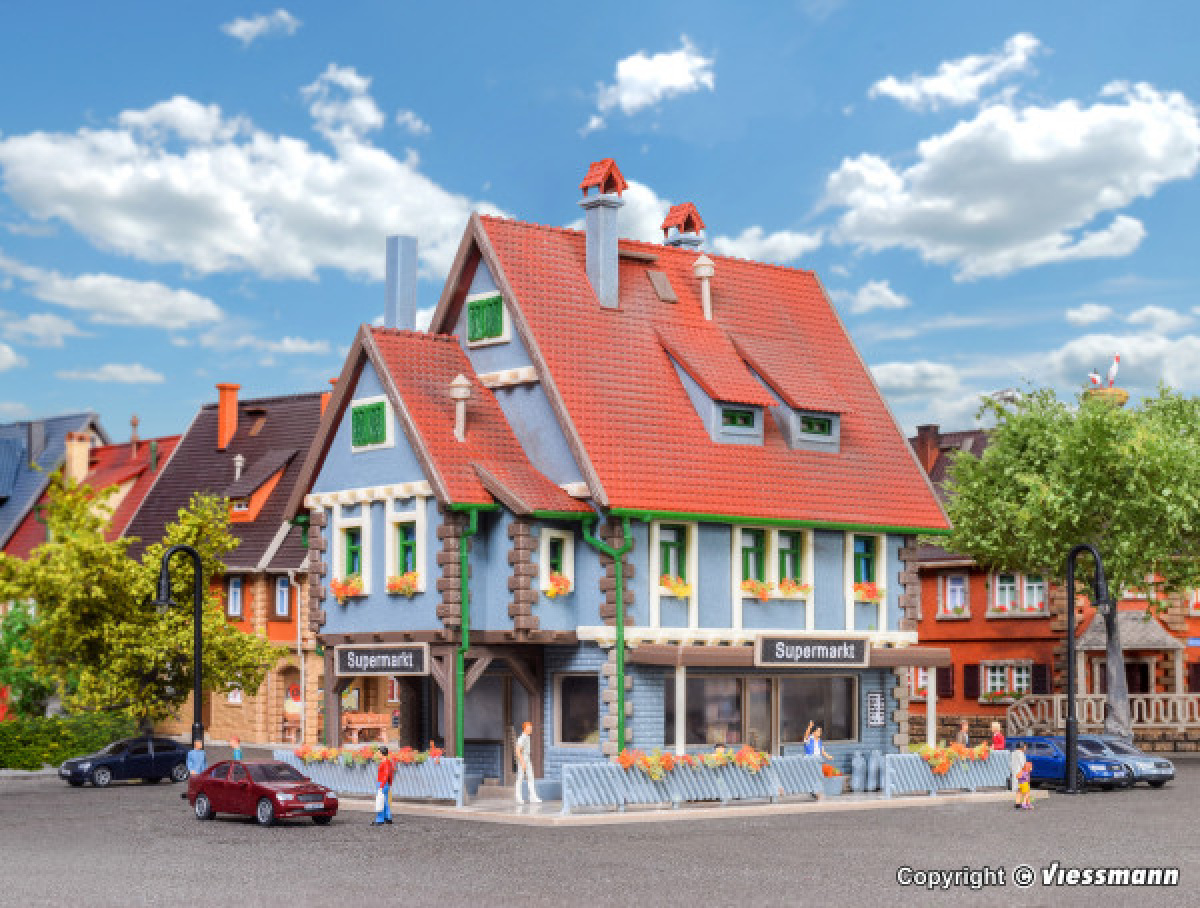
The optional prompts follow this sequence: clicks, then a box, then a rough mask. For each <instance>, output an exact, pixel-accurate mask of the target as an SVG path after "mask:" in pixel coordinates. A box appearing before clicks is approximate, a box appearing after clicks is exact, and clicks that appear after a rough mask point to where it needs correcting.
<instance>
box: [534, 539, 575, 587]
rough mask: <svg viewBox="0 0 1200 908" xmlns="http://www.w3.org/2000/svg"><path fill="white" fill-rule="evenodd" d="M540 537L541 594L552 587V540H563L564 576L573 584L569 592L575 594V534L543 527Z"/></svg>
mask: <svg viewBox="0 0 1200 908" xmlns="http://www.w3.org/2000/svg"><path fill="white" fill-rule="evenodd" d="M538 537H539V538H538V592H539V593H540V592H542V591H543V590H546V589H548V588H549V586H550V541H551V540H552V539H561V540H562V544H563V557H562V575H563V576H564V577H566V578H567V582H568V583H570V584H571V586H570V588H569V589H568V590H567V592H570V593H573V592H575V534H574V533H573V532H571V531H570V530H559V529H555V528H551V527H542V528H541V531H540V532H539V534H538Z"/></svg>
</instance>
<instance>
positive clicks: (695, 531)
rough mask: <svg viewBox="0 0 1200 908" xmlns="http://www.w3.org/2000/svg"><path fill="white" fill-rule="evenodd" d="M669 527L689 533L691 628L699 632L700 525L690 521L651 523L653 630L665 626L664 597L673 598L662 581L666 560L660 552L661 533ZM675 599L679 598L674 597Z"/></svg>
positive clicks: (688, 559)
mask: <svg viewBox="0 0 1200 908" xmlns="http://www.w3.org/2000/svg"><path fill="white" fill-rule="evenodd" d="M663 524H666V525H667V526H681V527H683V528H684V530H685V531H686V533H687V563H688V565H689V566H690V570H689V573H690V574H691V575H692V576H691V577H690V578H688V584H689V585H690V586H691V588H692V594H691V596H689V597H688V623H687V626H688V629H689V630H695V629H696V628H697V627H699V626H700V609H699V602H700V599H699V597H700V564H699V558H700V553H699V549H700V546H699V536H700V531H699V524H697V523H695V522H691V523H689V522H688V521H686V520H653V521H651V522H650V584H649V586H650V627H661V626H662V624H661V619H662V598H663V597H664V596H671V593H670V592H669V591H668V590H666V589H664V588H663V587H662V586H661V585H660V584H659V582H658V578H659V577H661V576H662V574H663V572H662V558H661V552H660V550H659V545H658V543H659V530H660V529H661V527H662V526H663ZM671 598H675V597H673V596H672V597H671Z"/></svg>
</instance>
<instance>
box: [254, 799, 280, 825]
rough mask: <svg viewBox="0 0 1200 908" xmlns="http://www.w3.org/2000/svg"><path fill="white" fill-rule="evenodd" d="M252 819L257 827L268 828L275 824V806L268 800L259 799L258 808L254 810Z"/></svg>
mask: <svg viewBox="0 0 1200 908" xmlns="http://www.w3.org/2000/svg"><path fill="white" fill-rule="evenodd" d="M254 819H256V820H258V825H259V826H270V825H271V824H272V823H274V822H275V805H274V804H272V803H271V799H270V798H259V801H258V806H257V807H255V808H254Z"/></svg>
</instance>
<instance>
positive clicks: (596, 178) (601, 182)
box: [579, 158, 629, 195]
mask: <svg viewBox="0 0 1200 908" xmlns="http://www.w3.org/2000/svg"><path fill="white" fill-rule="evenodd" d="M593 186H594V187H596V188H597V189H599V190H600V192H614V191H615V192H616V193H617V195H620V194H621V193H622V192H624V191H625V190H626V189H628V188H629V184H628V183H626V182H625V177H623V176H621V170H620V168H619V167H617V162H616V161H614V160H613V159H612V158H604V159H602V160H599V161H593V162H592V164H591V166H590V167H588V172H587V173H586V174H585V175H584V177H583V182H582V183H580V184H579V188H580V189H582V190H583V194H584V195H587V191H588V190H589V189H591V188H592V187H593Z"/></svg>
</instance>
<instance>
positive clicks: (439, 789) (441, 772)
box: [274, 748, 465, 807]
mask: <svg viewBox="0 0 1200 908" xmlns="http://www.w3.org/2000/svg"><path fill="white" fill-rule="evenodd" d="M329 751H330V752H333V753H334V754H335V759H333V760H325V759H318V760H313V759H311V753H310V759H309V760H307V761H306V760H305V759H303V758H302V757H299V756H297V755H296V753H295V752H294V751H291V750H277V751H275V752H274V757H275V759H276V760H279V761H280V762H281V763H287V764H288V765H289V766H294V767H295V768H296V769H298V770H299V771H300V772H302V773H304V774H305V775H306V776H308V777H309V778H310V779H312V780H313V781H314V782H316V783H317V784H318V785H324V786H325V787H326V788H332V789H333V790H334V791H338V792H344V793H345V794H361V795H373V794H374V793H375V789H376V785H377V783H376V779H377V777H378V776H377V773H378V772H379V763H378V762H377V761H376V760H374V759H367V760H365V761H360V760H358V758H357V754H352V755H351V759H350V760H349V761H348V762H347V761H345V760H343V759H341V756H342V755H341V754H338V753H337V752H336V751H333V749H332V748H330V749H329ZM403 754H404V751H403V750H401V751H398V752H397V753H395V754H393V755H392V757H391V759H392V762H393V763H394V764H395V772H394V773H393V774H392V797H393V798H411V799H414V800H415V799H432V800H437V801H453V802H454V803H455V805H456V806H458V807H462V805H463V780H464V773H465V770H464V766H463V761H462V760H461V759H459V758H457V757H435V758H429V757H428V755H426V754H417V752H415V751H411V750H410V751H409V752H408V755H409V756H411V757H413V759H412V760H411V762H409V761H406V760H404V759H403V757H402V755H403ZM417 756H420V757H422V759H420V760H418V759H416V757H417Z"/></svg>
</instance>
